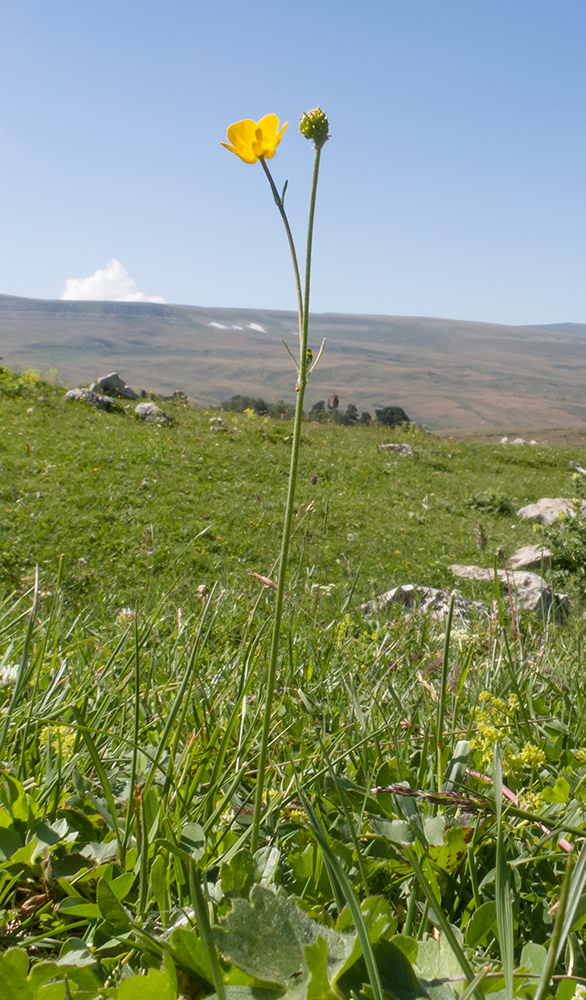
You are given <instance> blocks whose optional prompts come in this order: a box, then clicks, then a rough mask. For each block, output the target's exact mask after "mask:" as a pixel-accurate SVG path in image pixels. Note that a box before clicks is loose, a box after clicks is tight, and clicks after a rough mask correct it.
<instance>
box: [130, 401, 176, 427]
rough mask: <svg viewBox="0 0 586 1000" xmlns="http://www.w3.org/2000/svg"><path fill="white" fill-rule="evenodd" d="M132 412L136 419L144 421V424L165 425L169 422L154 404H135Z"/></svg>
mask: <svg viewBox="0 0 586 1000" xmlns="http://www.w3.org/2000/svg"><path fill="white" fill-rule="evenodd" d="M134 412H135V413H136V415H137V417H140V419H141V420H144V422H145V424H156V423H159V424H167V423H170V422H171V421H170V420H169V417H168V416H167V415H166V414H165V413H163V411H162V410H161V409H160V407H158V406H157V404H156V403H151V402H148V403H137V405H136V406H135V407H134Z"/></svg>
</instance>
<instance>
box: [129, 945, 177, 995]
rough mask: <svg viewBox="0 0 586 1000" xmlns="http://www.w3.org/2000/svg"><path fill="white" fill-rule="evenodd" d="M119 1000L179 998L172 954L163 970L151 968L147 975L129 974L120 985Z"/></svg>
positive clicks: (166, 957) (167, 958)
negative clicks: (158, 970)
mask: <svg viewBox="0 0 586 1000" xmlns="http://www.w3.org/2000/svg"><path fill="white" fill-rule="evenodd" d="M117 998H118V1000H177V975H176V973H175V966H174V965H173V960H172V959H171V956H170V955H165V966H164V969H163V971H162V972H157V970H156V969H149V971H148V973H147V975H146V976H129V978H128V979H123V980H122V982H121V983H120V986H119V987H118V994H117Z"/></svg>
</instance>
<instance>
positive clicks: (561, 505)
mask: <svg viewBox="0 0 586 1000" xmlns="http://www.w3.org/2000/svg"><path fill="white" fill-rule="evenodd" d="M580 508H581V510H582V513H583V514H584V513H586V501H585V500H582V503H581V504H580ZM575 513H576V508H575V507H574V501H573V500H568V499H567V498H566V497H542V498H541V500H536V501H535V503H529V504H527V506H526V507H520V508H519V510H518V511H517V514H518V515H519V517H522V518H523V519H524V520H529V521H539V522H540V523H541V524H553V523H554V521H557V519H558V517H559V516H560V514H569V515H570V517H574V515H575Z"/></svg>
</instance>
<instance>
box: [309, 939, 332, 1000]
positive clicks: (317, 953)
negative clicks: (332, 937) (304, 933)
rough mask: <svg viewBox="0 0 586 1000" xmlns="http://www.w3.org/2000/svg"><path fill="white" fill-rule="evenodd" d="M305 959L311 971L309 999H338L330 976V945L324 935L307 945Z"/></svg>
mask: <svg viewBox="0 0 586 1000" xmlns="http://www.w3.org/2000/svg"><path fill="white" fill-rule="evenodd" d="M305 961H306V963H307V968H308V971H309V977H310V978H309V982H308V983H307V987H306V988H307V994H306V997H307V1000H338V998H337V996H336V994H335V993H334V992H333V991H332V989H331V987H330V981H329V977H328V972H329V971H330V970H329V969H328V945H327V942H326V940H325V938H323V937H318V939H317V941H315V942H314V943H313V944H307V945H306V946H305Z"/></svg>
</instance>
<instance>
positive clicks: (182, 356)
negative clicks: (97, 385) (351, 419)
mask: <svg viewBox="0 0 586 1000" xmlns="http://www.w3.org/2000/svg"><path fill="white" fill-rule="evenodd" d="M210 324H213V325H210ZM250 324H254V326H255V328H251V327H250ZM220 327H226V329H221V328H220ZM238 327H240V328H241V329H237V328H238ZM258 327H260V328H261V329H258ZM296 329H297V318H296V315H295V314H294V313H293V312H283V311H276V310H262V309H218V308H206V307H198V306H177V305H163V304H158V303H150V302H75V301H74V302H69V301H62V300H55V301H54V300H46V301H44V300H38V299H26V298H18V297H16V296H10V295H0V354H1V355H2V358H3V359H4V363H5V364H8V365H9V366H15V367H16V366H27V365H33V366H35V367H40V368H42V369H43V370H45V369H49V368H51V367H55V368H57V369H58V370H59V373H60V375H61V376H62V377H63V378H66V379H68V380H69V382H70V383H72V384H77V383H78V382H85V381H87V380H88V379H89V380H92V379H93V378H94V377H95V376H97V375H99V374H104V373H105V372H108V371H111V370H114V369H115V370H119V371H120V372H121V374H122V375H123V376H124V377H125V378H126V380H127V381H128V382H129V383H130V384H131V385H133V386H135V387H137V388H142V387H146V388H153V389H159V390H162V391H164V392H170V391H173V390H174V389H184V390H185V391H186V392H188V393H189V395H191V396H193V397H195V398H196V399H197V400H198V401H200V402H202V403H213V402H219V401H220V400H221V399H225V398H228V397H230V396H232V395H234V393H236V392H242V393H246V394H248V395H254V396H258V395H262V396H264V397H265V398H267V399H276V398H278V397H280V396H284V397H285V398H288V399H290V400H292V399H293V396H294V390H293V382H294V373H293V370H292V365H291V361H290V359H289V358H288V356H287V354H286V352H285V350H284V348H283V345H282V344H281V339H282V338H284V339H285V340H287V341H288V343H290V345H291V347H292V348H293V349H294V348H295V341H296ZM323 337H327V344H326V349H325V352H324V356H323V359H322V361H321V362H320V365H319V368H318V369H317V372H316V373H315V376H314V377H313V378H312V380H311V382H310V387H309V392H308V400H309V403H310V404H311V403H312V402H314V401H315V400H317V399H320V398H324V397H325V396H326V395H328V394H329V393H330V392H332V391H334V390H335V391H336V392H337V393H338V394H339V395H340V397H341V400H342V403H343V404H344V405H345V404H347V403H348V402H355V403H356V404H357V405H358V406H359V408H361V409H364V408H367V409H371V410H372V409H373V408H374V407H378V406H381V405H385V404H387V403H396V404H398V405H400V406H403V407H404V408H405V410H406V411H407V412H408V413H409V414H410V415H411V416H412V417H413V418H414V419H416V420H417V421H419V422H423V423H427V424H428V425H429V426H430V427H433V428H441V427H457V426H459V427H470V428H481V427H485V428H486V429H489V428H490V427H491V426H492V427H498V426H503V425H505V424H508V425H514V424H525V425H528V424H532V425H535V426H540V425H541V426H565V425H568V424H577V423H580V422H581V421H583V420H586V400H585V394H584V387H585V385H586V324H579V323H559V324H547V325H542V326H502V325H496V324H490V323H476V322H467V321H462V320H448V319H434V318H427V317H412V316H360V315H357V316H352V315H343V314H337V313H323V314H314V315H312V317H311V324H310V342H311V345H312V347H313V348H314V350H315V349H316V348H317V347H319V344H320V342H321V340H322V338H323Z"/></svg>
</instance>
